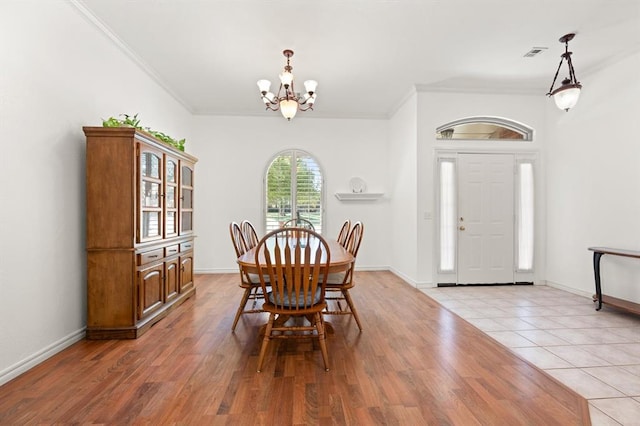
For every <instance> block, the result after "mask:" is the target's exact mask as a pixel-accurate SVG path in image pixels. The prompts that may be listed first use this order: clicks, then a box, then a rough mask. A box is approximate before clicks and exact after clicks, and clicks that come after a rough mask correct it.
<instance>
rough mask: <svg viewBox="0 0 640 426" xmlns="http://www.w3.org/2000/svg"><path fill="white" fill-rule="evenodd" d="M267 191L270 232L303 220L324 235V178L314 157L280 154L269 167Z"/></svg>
mask: <svg viewBox="0 0 640 426" xmlns="http://www.w3.org/2000/svg"><path fill="white" fill-rule="evenodd" d="M264 188H265V190H264V196H265V209H264V211H265V230H266V232H269V231H272V230H274V229H277V228H279V227H280V226H281V225H282V224H283V223H284V222H286V221H287V220H289V219H297V218H300V219H306V220H308V221H310V222H311V223H312V224H313V226H314V227H315V230H316V231H317V232H320V233H322V228H323V226H322V225H323V220H322V218H323V214H322V212H323V210H324V206H323V204H324V201H323V200H324V178H323V173H322V170H321V168H320V165H319V164H318V162H317V161H316V159H315V158H313V156H311V154H309V153H307V152H304V151H300V150H295V149H292V150H287V151H283V152H280V153H278V154H277V155H276V156H275V157H274V159H273V160H272V161H271V163H269V167H268V168H267V172H266V173H265V178H264Z"/></svg>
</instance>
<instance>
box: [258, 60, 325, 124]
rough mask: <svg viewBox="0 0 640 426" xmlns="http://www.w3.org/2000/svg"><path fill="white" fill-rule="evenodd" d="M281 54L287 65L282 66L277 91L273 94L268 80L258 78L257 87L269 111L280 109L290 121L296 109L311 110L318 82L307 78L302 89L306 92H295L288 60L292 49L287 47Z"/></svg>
mask: <svg viewBox="0 0 640 426" xmlns="http://www.w3.org/2000/svg"><path fill="white" fill-rule="evenodd" d="M282 54H283V55H284V56H285V57H286V58H287V65H285V66H284V71H283V72H282V74H280V88H279V89H278V93H277V94H275V95H274V94H273V93H271V92H270V91H269V88H270V87H271V82H270V81H269V80H258V88H259V89H260V95H261V98H262V101H263V102H264V104H265V105H266V106H267V109H270V110H271V111H278V110H280V112H281V113H282V115H283V117H284V118H286V119H287V120H289V121H291V119H292V118H293V117H295V115H296V112H298V110H300V111H307V110H310V109H311V110H313V104H314V102H315V101H316V87H317V86H318V82H317V81H315V80H307V81H305V82H304V90H305V91H306V93H305V94H304V95H303V96H300V93H296V91H295V89H294V87H293V74H292V73H291V70H292V69H293V67H292V66H291V64H290V62H289V61H290V59H291V57H292V56H293V50H289V49H287V50H285V51H283V52H282Z"/></svg>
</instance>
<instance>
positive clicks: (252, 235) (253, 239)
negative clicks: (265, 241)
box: [240, 220, 260, 250]
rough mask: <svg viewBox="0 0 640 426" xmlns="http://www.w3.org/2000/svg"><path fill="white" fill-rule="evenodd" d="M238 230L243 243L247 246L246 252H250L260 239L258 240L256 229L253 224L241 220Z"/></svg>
mask: <svg viewBox="0 0 640 426" xmlns="http://www.w3.org/2000/svg"><path fill="white" fill-rule="evenodd" d="M240 228H241V229H242V236H243V237H244V242H245V244H246V245H247V250H251V249H252V248H254V247H255V246H257V245H258V241H260V238H258V233H257V232H256V228H255V227H254V226H253V224H252V223H251V222H249V221H248V220H243V221H242V223H241V224H240Z"/></svg>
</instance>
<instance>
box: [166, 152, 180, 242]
mask: <svg viewBox="0 0 640 426" xmlns="http://www.w3.org/2000/svg"><path fill="white" fill-rule="evenodd" d="M164 184H165V191H164V200H165V201H164V202H165V226H164V232H165V234H164V235H165V238H167V237H173V236H176V235H178V160H176V159H174V158H171V157H167V160H166V163H165V178H164Z"/></svg>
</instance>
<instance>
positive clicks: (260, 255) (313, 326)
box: [255, 228, 331, 372]
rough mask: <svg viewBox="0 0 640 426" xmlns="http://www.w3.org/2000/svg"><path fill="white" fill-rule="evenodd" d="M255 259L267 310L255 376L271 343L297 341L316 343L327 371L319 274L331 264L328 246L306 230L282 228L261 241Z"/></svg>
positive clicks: (322, 276)
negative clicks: (288, 340)
mask: <svg viewBox="0 0 640 426" xmlns="http://www.w3.org/2000/svg"><path fill="white" fill-rule="evenodd" d="M255 261H256V267H257V268H263V269H262V271H263V272H262V274H261V275H260V284H261V285H262V291H263V292H264V294H265V295H266V297H265V302H264V305H263V306H262V309H263V310H264V311H265V312H269V321H268V322H267V325H266V329H265V332H264V338H263V340H262V346H261V348H260V355H259V357H258V372H260V371H261V370H262V365H263V363H264V358H265V354H266V352H267V347H268V346H269V342H270V341H271V340H273V339H301V338H307V339H308V338H314V339H315V338H317V339H318V342H319V344H320V351H321V353H322V360H323V363H324V368H325V370H326V371H329V362H328V354H327V345H326V334H325V329H324V320H323V318H322V314H321V312H322V311H323V310H324V309H325V308H326V306H327V305H326V302H325V299H324V298H325V286H326V274H325V273H323V271H326V270H327V267H328V265H329V264H330V261H331V253H330V250H329V244H327V242H326V241H325V239H324V238H322V236H321V235H320V234H318V233H317V232H315V231H312V230H310V229H304V228H280V229H277V230H275V231H271V232H269V233H268V234H267V235H265V236H264V237H263V238H262V239H261V240H260V242H259V243H258V246H257V247H256V257H255ZM261 262H262V263H261ZM266 278H268V280H269V281H268V283H267V281H266ZM269 285H270V287H269Z"/></svg>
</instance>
